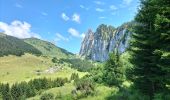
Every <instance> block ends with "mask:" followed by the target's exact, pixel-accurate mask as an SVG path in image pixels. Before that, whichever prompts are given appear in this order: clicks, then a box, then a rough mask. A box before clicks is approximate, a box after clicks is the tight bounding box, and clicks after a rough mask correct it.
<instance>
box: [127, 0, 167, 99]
mask: <svg viewBox="0 0 170 100" xmlns="http://www.w3.org/2000/svg"><path fill="white" fill-rule="evenodd" d="M160 1H161V2H162V1H167V2H168V0H141V5H140V10H139V12H138V14H137V15H136V18H135V20H136V22H137V25H136V27H135V32H134V34H133V40H132V42H131V54H132V58H131V59H130V61H131V63H132V64H133V65H134V68H133V69H132V70H131V71H130V73H129V74H130V75H132V76H131V80H132V81H133V82H134V86H135V87H136V88H137V89H139V90H140V91H141V92H143V93H145V94H146V95H149V96H150V99H152V98H153V96H154V93H157V92H161V91H164V90H165V89H166V84H167V83H166V81H165V80H166V78H167V76H168V72H169V68H168V67H170V64H169V62H167V61H168V60H167V59H166V60H163V59H162V57H163V53H162V51H161V49H163V48H162V47H163V46H162V45H161V44H163V43H165V41H166V40H165V39H161V33H160V31H158V30H157V29H158V28H157V27H158V26H159V25H160V24H159V23H158V24H155V22H157V21H158V19H159V14H158V13H159V11H160V8H161V6H164V4H162V5H160V4H159V2H160ZM166 7H168V6H166ZM169 11H170V10H169ZM169 11H167V12H169ZM160 12H163V11H160ZM161 15H162V14H161ZM168 16H169V15H168ZM168 25H169V22H167V26H168ZM155 26H156V27H155ZM161 26H162V29H163V28H164V27H167V26H164V25H161ZM162 29H160V30H162ZM167 30H168V31H169V29H168V28H167ZM165 33H166V34H169V33H167V32H165ZM166 45H168V44H167V43H166ZM163 62H164V63H165V64H166V66H165V65H163ZM168 77H169V76H168Z"/></svg>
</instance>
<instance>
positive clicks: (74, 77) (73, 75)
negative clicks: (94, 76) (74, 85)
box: [70, 73, 79, 81]
mask: <svg viewBox="0 0 170 100" xmlns="http://www.w3.org/2000/svg"><path fill="white" fill-rule="evenodd" d="M78 79H79V75H78V73H72V74H71V77H70V80H74V81H76V80H78Z"/></svg>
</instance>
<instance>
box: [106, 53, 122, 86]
mask: <svg viewBox="0 0 170 100" xmlns="http://www.w3.org/2000/svg"><path fill="white" fill-rule="evenodd" d="M124 80H125V69H123V67H122V66H121V64H120V61H119V56H118V54H116V55H115V54H114V53H111V54H110V57H109V59H108V60H107V62H106V64H105V65H104V69H103V81H104V82H105V83H106V84H107V85H109V86H113V85H116V86H118V87H119V86H120V85H121V83H122V82H123V81H124Z"/></svg>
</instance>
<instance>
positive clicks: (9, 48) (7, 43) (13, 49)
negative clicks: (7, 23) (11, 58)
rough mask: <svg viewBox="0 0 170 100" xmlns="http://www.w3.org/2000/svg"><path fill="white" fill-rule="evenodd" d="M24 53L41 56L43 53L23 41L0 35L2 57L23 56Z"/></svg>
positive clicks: (0, 54) (0, 53)
mask: <svg viewBox="0 0 170 100" xmlns="http://www.w3.org/2000/svg"><path fill="white" fill-rule="evenodd" d="M24 53H31V54H36V55H41V51H39V50H38V49H36V48H35V47H34V46H32V45H30V44H28V43H25V42H24V41H23V40H21V39H18V38H15V37H12V36H8V35H5V34H3V33H0V56H4V55H17V56H21V55H23V54H24Z"/></svg>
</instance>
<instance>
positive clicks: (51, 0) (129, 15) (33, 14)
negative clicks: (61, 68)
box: [0, 0, 139, 53]
mask: <svg viewBox="0 0 170 100" xmlns="http://www.w3.org/2000/svg"><path fill="white" fill-rule="evenodd" d="M138 5H139V1H138V0H0V31H3V32H4V33H6V34H8V35H12V36H15V37H18V38H29V37H38V38H41V39H43V40H48V41H50V42H53V43H55V44H56V45H57V46H59V47H62V48H64V49H66V50H68V51H70V52H73V53H78V52H79V50H80V46H81V41H82V39H83V37H84V35H85V32H87V30H88V29H89V28H90V29H92V30H93V31H95V30H96V28H97V26H98V25H100V24H107V25H112V26H115V27H117V26H119V25H121V24H123V23H124V22H128V21H131V20H133V18H134V16H135V14H136V12H137V7H138Z"/></svg>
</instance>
